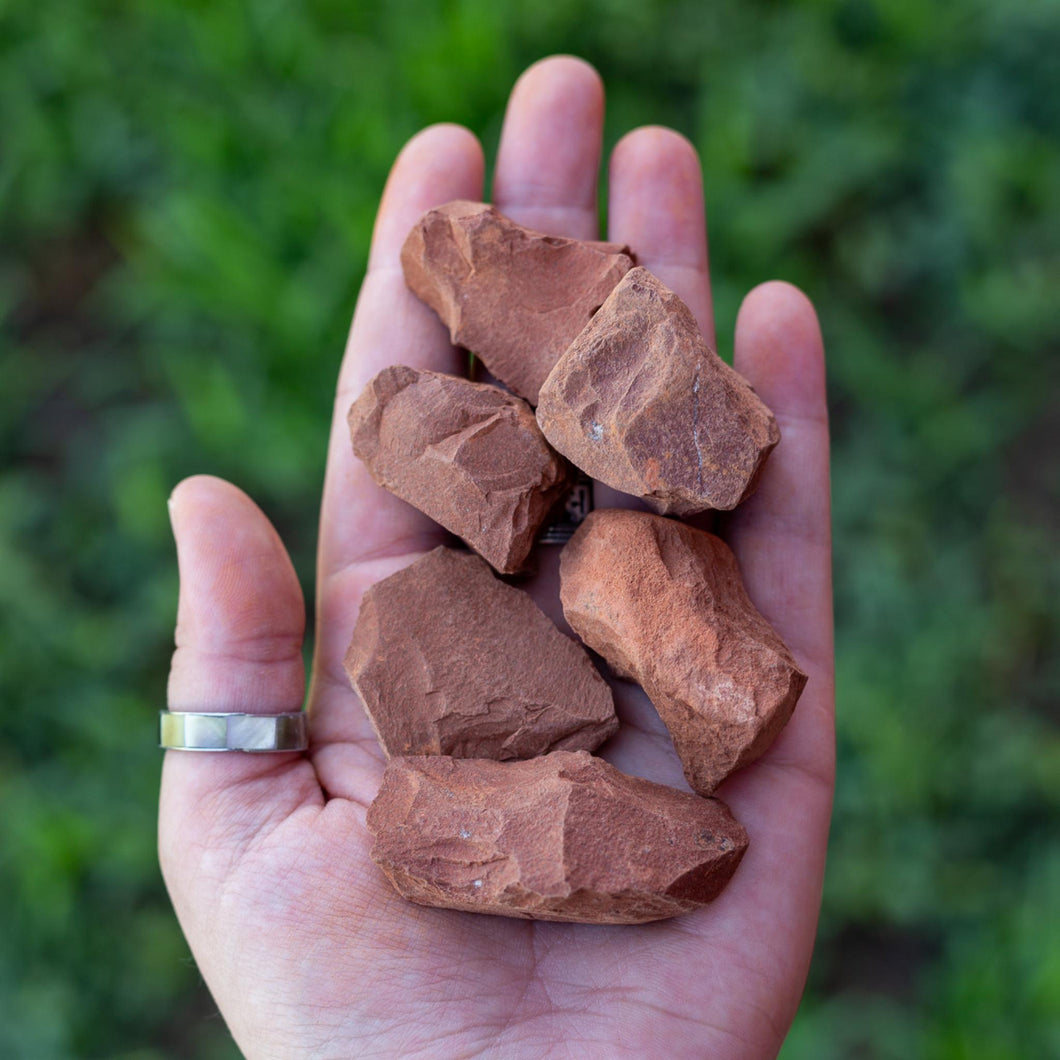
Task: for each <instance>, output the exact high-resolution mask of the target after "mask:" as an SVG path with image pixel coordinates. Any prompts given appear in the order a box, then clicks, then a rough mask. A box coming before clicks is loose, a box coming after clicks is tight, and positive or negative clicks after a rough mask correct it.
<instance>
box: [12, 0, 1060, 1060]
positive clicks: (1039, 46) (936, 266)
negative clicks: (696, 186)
mask: <svg viewBox="0 0 1060 1060" xmlns="http://www.w3.org/2000/svg"><path fill="white" fill-rule="evenodd" d="M554 51H570V52H576V53H578V54H581V55H583V56H585V57H586V58H588V59H590V60H591V61H593V62H594V63H595V64H596V65H597V66H598V68H599V69H600V71H601V72H602V74H603V75H604V77H605V79H606V81H607V84H608V90H609V110H608V118H607V138H608V143H609V144H610V143H613V142H614V141H615V140H616V139H617V138H618V137H619V136H620V135H621V134H622V133H623V132H624V131H626V130H627V129H629V128H630V127H632V126H634V125H636V124H638V123H646V122H658V123H665V124H670V125H673V126H675V127H676V128H678V129H680V130H681V131H682V132H684V133H685V134H686V135H688V136H689V137H690V138H691V139H692V140H693V141H694V142H695V143H696V145H697V146H698V148H699V150H700V153H701V155H702V158H703V161H704V166H705V170H706V174H707V202H708V211H709V213H710V216H711V219H712V226H711V257H712V265H713V270H714V283H715V291H716V302H717V309H718V319H719V334H720V336H721V337H722V338H721V346H722V352H723V353H727V349H726V348H727V347H728V346H729V345H730V343H731V334H732V325H733V321H734V318H735V313H736V309H737V306H738V304H739V300H740V298H741V297H742V295H743V293H744V292H745V291H746V290H747V289H748V288H749V287H750V286H752V285H753V284H755V283H757V282H759V281H761V280H764V279H767V278H771V277H777V276H779V277H783V278H786V279H789V280H792V281H793V282H795V283H797V284H800V285H801V286H802V287H803V288H804V289H805V290H806V291H807V292H808V293H809V294H810V296H811V297H812V298H813V299H814V301H815V302H816V304H817V306H818V308H819V312H820V315H821V319H822V322H823V327H824V332H825V336H826V340H827V344H828V349H829V354H830V365H829V384H830V400H831V408H832V412H833V417H834V441H835V475H834V497H835V532H836V546H837V555H836V607H837V619H838V650H839V719H840V725H839V764H840V773H839V785H838V792H837V799H836V812H835V821H834V826H833V833H832V844H831V851H830V860H829V867H828V879H827V887H826V894H825V899H824V909H823V914H822V920H821V930H820V939H819V943H818V948H817V953H816V958H815V963H814V968H813V972H812V975H811V981H810V985H809V988H808V992H807V996H806V1000H805V1002H804V1005H803V1008H802V1010H801V1012H800V1014H799V1017H798V1019H797V1021H796V1024H795V1027H794V1029H793V1031H792V1034H791V1037H790V1040H789V1042H788V1044H787V1046H786V1047H785V1050H784V1052H783V1054H782V1055H783V1057H784V1060H802V1058H812V1060H829V1058H833V1057H834V1058H866V1060H890V1058H896V1060H898V1058H902V1060H905V1058H909V1057H927V1058H938V1060H944V1058H945V1060H958V1058H962V1060H963V1058H969V1060H970V1058H975V1060H980V1058H986V1060H992V1058H997V1060H1002V1058H1004V1060H1008V1058H1013V1060H1016V1058H1018V1060H1026V1058H1036V1057H1046V1056H1058V1055H1060V1011H1058V1009H1060V898H1058V896H1060V834H1058V833H1060V829H1058V827H1057V825H1058V819H1060V813H1058V810H1060V737H1058V723H1060V707H1058V703H1060V666H1058V662H1057V657H1058V652H1057V644H1058V639H1060V638H1058V633H1060V628H1058V627H1060V610H1058V606H1057V597H1058V592H1060V562H1058V558H1057V549H1056V547H1055V546H1056V539H1057V530H1058V526H1060V508H1058V503H1057V501H1058V497H1057V489H1056V487H1057V485H1058V481H1060V460H1058V452H1060V440H1058V436H1060V433H1058V432H1060V416H1058V412H1060V400H1058V389H1057V382H1058V379H1057V375H1058V373H1057V360H1058V354H1060V297H1058V292H1060V208H1058V207H1060V147H1058V145H1060V74H1058V72H1060V64H1058V62H1057V58H1056V57H1057V54H1058V53H1060V5H1058V4H1057V3H1056V2H1050V0H1007V2H1005V3H996V2H994V3H985V2H983V3H980V2H975V0H966V2H959V3H945V4H932V3H924V2H923V0H800V2H794V3H775V2H767V0H712V2H710V3H682V2H662V0H547V2H546V0H517V2H514V3H510V4H505V5H500V4H497V3H495V2H494V0H452V2H446V3H430V2H428V0H390V2H388V3H385V4H384V3H382V2H361V3H351V2H349V0H346V2H337V0H315V2H311V3H306V4H294V3H287V2H282V0H254V2H249V0H248V2H244V3H227V2H225V3H215V2H205V0H204V2H195V3H186V2H177V0H153V2H148V0H139V2H135V0H130V2H124V3H118V2H114V0H96V2H93V3H85V2H69V3H62V2H49V0H44V2H42V0H36V2H30V0H14V2H12V0H0V895H2V896H3V903H2V904H3V914H2V915H0V1055H2V1056H5V1057H7V1056H10V1057H18V1058H26V1060H36V1058H48V1060H51V1058H61V1057H93V1058H94V1057H124V1058H129V1060H131V1058H137V1060H147V1058H155V1057H179V1056H189V1057H204V1058H214V1057H231V1056H233V1055H235V1051H234V1049H233V1047H232V1046H231V1044H230V1043H229V1042H228V1040H227V1036H226V1033H225V1030H224V1027H223V1024H222V1022H221V1020H220V1019H219V1017H218V1016H217V1015H216V1010H215V1009H214V1008H213V1006H212V1004H211V1002H210V1000H209V998H208V996H206V995H205V994H204V992H203V990H202V988H201V985H200V983H199V979H198V976H197V973H196V970H195V968H194V966H193V964H192V963H191V960H190V958H189V955H188V952H187V949H186V947H185V945H184V942H183V940H182V938H181V936H180V933H179V931H178V928H177V926H176V923H175V920H174V918H173V916H172V913H171V911H170V908H169V905H168V902H167V900H166V897H165V894H164V891H163V888H162V885H161V882H160V879H159V874H158V870H157V867H156V860H155V847H154V843H155V831H154V828H155V826H154V814H155V800H156V793H157V783H158V773H159V765H160V762H159V755H158V752H157V751H156V750H155V749H154V747H153V743H154V739H155V726H156V717H155V712H156V710H157V709H158V707H159V706H160V705H161V703H162V701H163V697H164V690H165V674H166V669H167V662H168V653H169V650H170V645H171V637H172V625H173V618H174V609H175V601H176V575H175V564H174V560H173V555H172V546H171V542H170V540H169V536H168V534H169V532H168V525H167V519H166V506H165V500H166V496H167V494H168V492H169V490H170V489H171V488H172V486H173V485H174V484H175V483H176V482H177V481H178V480H179V479H180V478H181V477H182V476H184V475H186V474H189V473H192V472H199V471H210V472H213V473H216V474H220V475H223V476H226V477H228V478H230V479H232V480H233V481H235V482H236V483H238V484H239V485H241V486H242V487H243V488H245V489H246V490H248V491H249V492H250V493H251V494H252V495H253V496H254V497H255V498H256V499H257V500H258V501H259V502H260V503H261V504H262V506H263V507H264V508H265V510H266V511H267V512H268V513H269V514H270V516H271V517H272V518H273V519H274V520H275V522H276V524H277V525H278V527H279V528H280V530H281V533H282V534H283V536H284V538H285V540H286V541H287V543H288V545H289V547H290V549H291V551H292V553H293V555H294V557H295V560H296V564H297V567H298V570H299V572H300V574H301V576H302V578H303V581H304V583H305V587H306V590H307V594H311V589H312V587H311V575H312V569H313V557H312V553H313V547H314V538H315V533H316V518H317V505H318V496H319V489H320V484H321V478H322V472H323V457H324V444H325V437H326V428H327V419H328V415H329V411H330V401H331V388H332V385H333V381H334V378H335V373H336V369H337V364H338V358H339V355H340V351H341V349H342V346H343V340H344V334H345V330H346V327H347V323H348V318H349V315H350V311H351V308H352V305H353V300H354V297H355V294H356V291H357V287H358V283H359V280H360V277H361V274H362V271H363V269H364V265H365V258H366V251H367V247H368V239H369V234H370V229H371V222H372V217H373V214H374V210H375V204H376V201H377V198H378V195H379V192H380V190H381V187H382V184H383V180H384V177H385V174H386V170H387V168H388V166H389V163H390V162H391V160H392V158H393V156H394V155H395V153H396V152H397V150H398V148H399V147H400V145H401V144H402V142H403V141H404V140H405V139H406V138H407V137H408V136H409V135H411V134H412V133H413V132H414V131H416V130H417V129H418V128H420V127H421V126H422V125H424V124H425V123H428V122H433V121H438V120H453V121H459V122H463V123H465V124H467V125H469V126H470V127H471V128H472V129H474V130H476V131H477V132H478V133H479V134H480V135H482V136H483V138H484V140H485V142H486V145H487V149H488V150H490V149H492V147H493V146H495V144H496V140H497V134H498V130H499V127H500V121H501V116H502V111H503V106H504V102H505V98H506V95H507V91H508V89H509V87H510V85H511V83H512V81H513V80H514V78H515V77H516V76H517V74H518V73H519V71H520V70H521V69H522V68H523V67H524V66H525V65H527V64H528V63H529V62H531V61H533V60H534V59H536V58H539V57H541V56H542V55H545V54H548V53H550V52H554ZM483 988H484V989H488V986H487V985H486V984H484V986H483Z"/></svg>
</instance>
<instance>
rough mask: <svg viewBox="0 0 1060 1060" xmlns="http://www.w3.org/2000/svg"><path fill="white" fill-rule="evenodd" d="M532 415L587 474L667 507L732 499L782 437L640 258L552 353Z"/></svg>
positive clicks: (726, 503)
mask: <svg viewBox="0 0 1060 1060" xmlns="http://www.w3.org/2000/svg"><path fill="white" fill-rule="evenodd" d="M537 418H538V422H539V423H540V424H541V429H542V430H543V431H544V432H545V437H546V438H548V440H549V442H551V443H552V445H553V446H555V447H556V448H557V449H558V450H559V451H560V452H561V453H563V454H564V455H565V456H566V457H568V458H569V459H570V460H571V461H572V462H573V463H574V464H576V465H577V466H578V467H580V468H581V469H582V471H584V472H585V473H586V474H587V475H590V476H592V477H593V478H595V479H598V480H599V481H600V482H605V483H606V484H607V485H609V486H612V487H614V488H615V489H618V490H621V491H622V492H623V493H631V494H633V495H634V496H637V497H641V498H643V499H644V500H645V501H646V502H647V503H648V504H649V505H650V506H651V507H653V508H654V509H655V510H656V511H658V512H662V513H673V514H676V515H690V514H692V513H693V512H699V511H705V510H706V509H708V508H716V509H726V510H728V509H731V508H735V507H736V505H737V504H739V503H740V502H741V501H742V500H744V499H745V498H746V497H748V496H750V494H751V493H752V492H754V490H755V488H756V486H757V485H758V478H759V475H760V473H761V471H762V468H763V466H764V463H765V459H766V457H767V456H768V455H769V453H770V451H771V450H772V449H773V447H774V446H775V445H776V444H777V442H778V441H779V440H780V431H779V430H778V428H777V423H776V420H775V419H774V417H773V414H772V413H771V412H770V411H769V409H768V408H767V407H766V406H765V404H764V403H763V402H762V400H761V398H759V397H758V395H757V394H756V393H755V392H754V390H752V389H751V385H750V383H748V382H747V380H746V379H744V378H743V376H741V375H740V374H739V373H737V372H736V371H734V370H733V369H732V368H730V367H729V366H728V365H727V364H726V363H725V362H724V361H723V360H722V359H721V358H720V357H719V356H718V355H717V354H716V353H715V352H714V351H713V350H712V349H711V348H710V347H709V346H708V345H707V343H706V341H705V339H704V338H703V336H702V334H701V333H700V331H699V327H698V325H697V324H696V320H695V317H694V316H693V315H692V312H691V310H689V308H688V307H687V306H686V305H685V304H684V302H682V301H681V299H680V298H678V297H677V295H675V294H674V293H673V291H671V290H669V289H668V288H667V287H665V286H663V284H662V283H660V282H659V280H657V279H656V278H655V277H654V276H653V275H652V274H651V273H650V272H648V271H647V269H643V268H636V269H633V270H632V271H630V272H628V273H626V275H625V276H624V277H623V278H622V280H621V282H620V283H619V284H618V286H616V287H615V289H614V291H612V292H611V295H610V296H609V297H608V299H607V301H606V302H604V304H603V306H602V307H601V308H600V310H599V312H597V314H596V315H595V316H594V317H593V318H592V320H591V321H590V322H589V323H588V325H587V326H586V327H585V329H584V330H583V331H582V332H581V333H580V334H579V335H578V337H577V338H576V339H575V340H574V342H573V343H572V344H571V346H570V348H569V349H568V350H567V352H566V353H565V354H564V355H563V356H562V357H561V358H560V360H559V361H558V363H557V364H556V367H555V368H554V369H553V370H552V372H551V374H550V375H549V377H548V379H547V380H546V381H545V383H544V385H543V386H542V388H541V395H540V403H539V405H538V409H537Z"/></svg>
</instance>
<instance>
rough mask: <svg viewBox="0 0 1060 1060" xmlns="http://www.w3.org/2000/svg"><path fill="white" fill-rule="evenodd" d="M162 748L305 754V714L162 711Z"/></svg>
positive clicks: (160, 740) (306, 739) (160, 717)
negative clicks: (303, 752) (298, 752)
mask: <svg viewBox="0 0 1060 1060" xmlns="http://www.w3.org/2000/svg"><path fill="white" fill-rule="evenodd" d="M159 730H160V732H159V741H158V746H159V747H161V748H164V749H165V750H169V751H251V752H258V753H263V752H268V751H304V750H305V749H306V748H307V747H308V746H309V733H308V731H307V729H306V721H305V714H303V713H302V711H300V710H297V711H292V712H291V713H289V714H238V713H216V714H208V713H193V712H191V711H187V712H185V711H176V712H172V711H168V710H163V711H160V712H159Z"/></svg>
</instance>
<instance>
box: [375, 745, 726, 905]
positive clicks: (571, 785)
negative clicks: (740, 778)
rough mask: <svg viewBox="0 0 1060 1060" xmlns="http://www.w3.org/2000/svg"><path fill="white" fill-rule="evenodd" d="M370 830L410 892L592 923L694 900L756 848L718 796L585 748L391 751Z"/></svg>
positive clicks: (439, 901) (383, 860)
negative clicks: (670, 784)
mask: <svg viewBox="0 0 1060 1060" xmlns="http://www.w3.org/2000/svg"><path fill="white" fill-rule="evenodd" d="M368 828H369V829H370V830H371V832H372V833H373V835H374V837H375V842H374V844H373V847H372V858H373V859H374V860H375V861H376V862H377V863H378V864H379V865H380V866H381V868H382V869H383V871H384V872H385V873H386V875H387V876H388V878H389V879H390V882H391V883H392V884H393V885H394V886H395V887H396V888H397V890H398V891H399V892H400V893H401V894H402V895H403V896H404V897H405V898H409V899H411V900H412V901H414V902H419V903H420V904H421V905H432V906H441V907H443V908H446V909H464V910H468V911H470V912H476V913H492V914H495V915H499V916H513V917H529V918H531V919H534V920H568V921H578V922H581V923H588V924H636V923H642V922H644V921H648V920H660V919H663V918H665V917H671V916H676V915H678V914H680V913H687V912H690V911H691V910H693V909H695V908H697V907H698V906H701V905H704V904H705V903H707V902H710V901H711V900H713V899H714V898H715V897H716V896H717V895H718V893H719V892H720V891H721V890H722V888H723V887H724V886H725V885H726V883H728V882H729V879H730V878H731V877H732V874H733V873H734V872H735V871H736V867H737V865H739V863H740V859H741V858H742V857H743V854H744V851H745V850H746V848H747V834H746V833H745V832H744V830H743V828H741V827H740V825H739V824H738V823H737V822H736V820H735V819H734V818H733V816H732V814H731V813H729V810H728V808H727V807H726V806H725V805H724V804H723V803H721V802H718V801H717V800H716V799H701V798H699V796H697V795H690V794H688V793H687V792H680V791H675V790H674V789H673V788H667V787H664V786H663V785H661V784H653V783H652V782H651V781H647V780H641V779H639V778H635V777H628V776H626V775H625V774H623V773H620V772H619V771H618V770H617V769H615V768H614V766H611V765H609V764H608V763H607V762H605V761H604V760H603V759H601V758H594V757H593V756H592V755H590V754H588V753H587V752H585V751H576V752H571V751H555V752H553V753H552V754H550V755H545V756H544V757H541V758H531V759H527V760H526V761H523V762H493V761H488V760H484V759H475V758H464V759H459V758H448V757H443V756H430V757H422V758H392V759H391V760H390V762H389V764H388V765H387V768H386V773H385V775H384V777H383V786H382V788H381V789H380V791H379V795H378V796H377V797H376V799H375V801H374V802H373V803H372V805H371V807H370V809H369V810H368Z"/></svg>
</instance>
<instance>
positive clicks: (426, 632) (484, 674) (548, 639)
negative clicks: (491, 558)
mask: <svg viewBox="0 0 1060 1060" xmlns="http://www.w3.org/2000/svg"><path fill="white" fill-rule="evenodd" d="M346 672H347V673H348V674H349V676H350V681H351V683H352V684H353V687H354V688H355V689H356V690H357V693H358V695H359V696H360V697H361V701H362V702H363V703H364V706H365V709H366V710H367V712H368V716H369V718H371V721H372V725H373V726H374V727H375V731H376V734H377V735H378V737H379V742H380V743H381V744H382V745H383V750H384V751H385V752H386V753H387V756H388V757H389V756H391V755H439V754H440V755H453V756H455V757H457V758H494V759H502V760H503V759H511V758H531V757H533V756H534V755H541V754H545V753H547V752H548V751H554V750H569V751H576V750H585V751H591V750H593V749H595V748H596V747H598V746H599V745H600V744H601V743H603V741H604V740H606V739H607V738H608V737H609V736H610V735H612V733H614V732H615V731H616V730H617V729H618V718H617V717H615V707H614V702H613V700H612V698H611V689H610V688H609V687H608V686H607V682H606V681H604V679H603V678H602V677H601V676H600V674H599V673H598V672H597V669H596V667H595V666H594V665H593V663H592V661H591V660H590V658H589V655H588V653H587V652H586V651H585V649H584V648H583V647H582V646H581V644H579V643H578V642H577V641H574V640H572V639H571V638H570V637H568V636H565V635H564V634H563V633H561V632H560V631H559V630H558V629H557V628H556V627H555V625H554V624H553V622H552V620H551V619H550V618H549V617H548V616H547V615H546V614H545V613H544V612H543V611H541V610H540V608H538V606H537V605H536V604H535V603H534V601H533V600H532V599H531V598H530V596H529V595H528V594H527V593H525V592H523V590H521V589H517V588H515V587H513V586H511V585H507V584H506V583H505V582H502V581H500V580H499V579H498V578H496V577H495V576H494V574H493V572H492V571H491V570H490V568H489V566H488V565H487V564H486V563H485V561H484V560H482V559H480V558H479V557H478V556H474V555H472V554H471V553H468V552H457V551H455V550H453V549H449V548H442V547H440V548H436V549H435V550H434V551H433V552H428V553H427V555H425V556H423V557H422V558H421V559H418V560H417V561H416V562H415V563H413V564H411V565H410V566H408V567H405V568H404V569H403V570H400V571H398V572H397V573H396V574H392V575H391V576H390V577H389V578H385V579H384V580H383V581H381V582H378V583H377V584H376V585H374V586H372V588H370V589H369V590H368V592H367V593H365V596H364V599H363V602H362V603H361V612H360V615H359V617H358V619H357V626H356V628H355V629H354V631H353V640H352V642H351V643H350V648H349V651H348V652H347V653H346Z"/></svg>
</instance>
